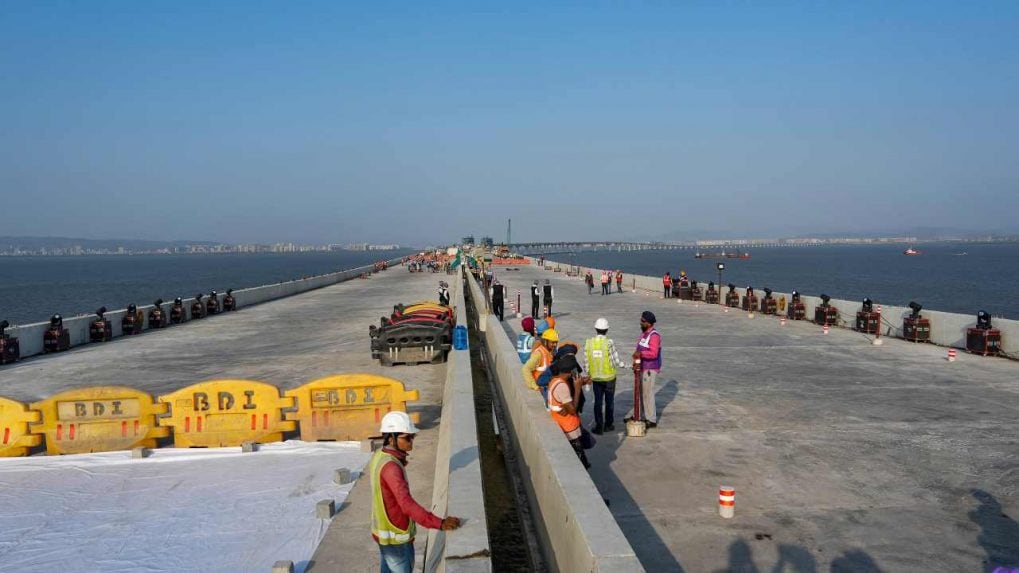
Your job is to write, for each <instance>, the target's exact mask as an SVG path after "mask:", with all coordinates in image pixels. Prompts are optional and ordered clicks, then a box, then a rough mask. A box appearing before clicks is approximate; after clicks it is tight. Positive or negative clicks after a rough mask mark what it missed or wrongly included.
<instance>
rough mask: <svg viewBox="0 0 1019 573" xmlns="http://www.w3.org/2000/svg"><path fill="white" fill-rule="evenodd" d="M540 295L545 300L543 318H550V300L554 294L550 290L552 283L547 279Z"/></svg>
mask: <svg viewBox="0 0 1019 573" xmlns="http://www.w3.org/2000/svg"><path fill="white" fill-rule="evenodd" d="M541 294H542V296H543V297H544V299H545V316H552V298H553V296H554V295H555V292H554V291H553V290H552V282H551V281H549V280H548V279H545V285H544V286H542V292H541Z"/></svg>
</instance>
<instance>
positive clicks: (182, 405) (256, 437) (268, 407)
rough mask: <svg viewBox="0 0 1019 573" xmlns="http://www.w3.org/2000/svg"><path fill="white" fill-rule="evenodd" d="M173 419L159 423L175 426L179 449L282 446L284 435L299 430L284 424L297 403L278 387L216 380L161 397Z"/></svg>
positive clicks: (286, 423)
mask: <svg viewBox="0 0 1019 573" xmlns="http://www.w3.org/2000/svg"><path fill="white" fill-rule="evenodd" d="M159 401H160V402H165V403H167V404H169V406H170V415H169V416H168V417H166V418H162V419H161V420H160V421H159V424H160V425H161V426H173V445H174V446H176V447H178V448H189V447H200V448H207V447H216V446H239V445H241V444H242V443H243V442H261V443H266V442H278V441H281V440H282V439H283V432H289V431H292V430H295V429H297V423H296V422H289V421H285V420H284V419H283V415H282V412H281V411H280V410H281V409H283V408H291V407H293V405H294V399H293V398H290V397H281V396H280V391H279V389H278V388H276V387H275V386H272V385H270V384H266V383H265V382H256V381H254V380H212V381H209V382H199V383H198V384H192V385H191V386H188V387H187V388H181V389H180V390H177V391H176V392H173V393H171V394H166V395H165V396H160V397H159Z"/></svg>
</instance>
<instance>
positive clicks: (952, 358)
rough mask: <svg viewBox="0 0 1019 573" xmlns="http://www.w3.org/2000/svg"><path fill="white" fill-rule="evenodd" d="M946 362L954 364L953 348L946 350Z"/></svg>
mask: <svg viewBox="0 0 1019 573" xmlns="http://www.w3.org/2000/svg"><path fill="white" fill-rule="evenodd" d="M948 361H949V362H955V349H954V348H949V349H948Z"/></svg>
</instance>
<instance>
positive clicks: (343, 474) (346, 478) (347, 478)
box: [333, 468, 354, 485]
mask: <svg viewBox="0 0 1019 573" xmlns="http://www.w3.org/2000/svg"><path fill="white" fill-rule="evenodd" d="M333 481H334V482H336V483H338V484H340V485H345V484H348V483H350V482H352V481H354V480H353V475H352V474H351V473H350V470H349V469H347V468H340V469H338V470H336V471H335V472H333Z"/></svg>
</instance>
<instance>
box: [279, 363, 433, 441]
mask: <svg viewBox="0 0 1019 573" xmlns="http://www.w3.org/2000/svg"><path fill="white" fill-rule="evenodd" d="M286 395H287V396H290V397H292V398H295V399H296V400H297V410H296V411H293V412H287V414H286V417H287V419H288V420H295V421H298V422H300V426H301V439H302V440H304V441H307V442H314V441H319V440H362V439H365V438H368V437H371V436H377V435H379V421H380V420H382V416H385V415H386V413H387V412H390V411H393V410H400V411H404V412H406V411H407V401H409V400H417V399H418V396H419V393H418V391H417V390H405V389H404V386H403V382H400V381H399V380H394V379H392V378H387V377H385V376H375V375H373V374H341V375H337V376H329V377H326V378H320V379H318V380H315V381H313V382H309V383H307V384H305V385H304V386H300V387H298V388H294V389H293V390H287V391H286ZM419 418H420V416H418V415H417V414H412V415H411V419H413V420H414V421H415V422H417V421H419Z"/></svg>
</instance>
